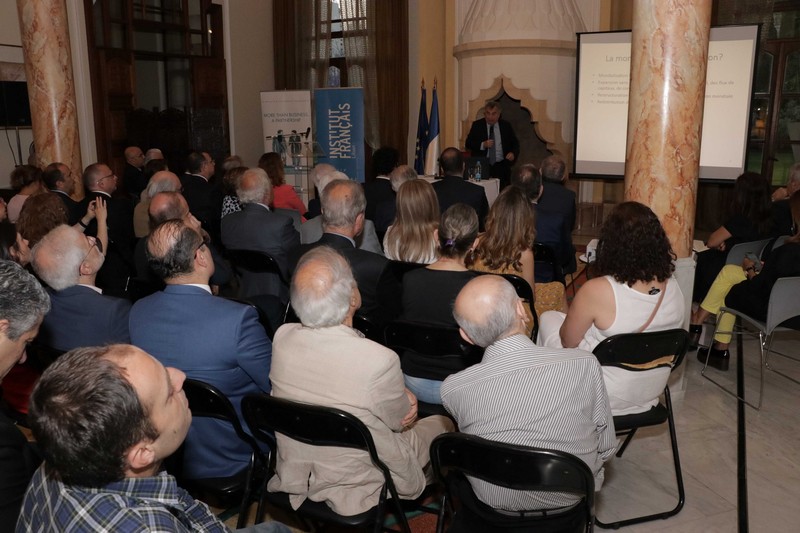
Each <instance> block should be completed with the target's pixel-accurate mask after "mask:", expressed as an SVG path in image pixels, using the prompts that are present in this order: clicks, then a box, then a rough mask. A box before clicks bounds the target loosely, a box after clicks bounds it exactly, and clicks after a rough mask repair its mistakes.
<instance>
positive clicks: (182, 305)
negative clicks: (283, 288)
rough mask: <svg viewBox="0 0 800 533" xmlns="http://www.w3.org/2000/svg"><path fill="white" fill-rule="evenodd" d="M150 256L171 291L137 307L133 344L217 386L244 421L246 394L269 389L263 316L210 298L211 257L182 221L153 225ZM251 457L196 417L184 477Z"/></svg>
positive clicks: (242, 463) (232, 437) (216, 472)
mask: <svg viewBox="0 0 800 533" xmlns="http://www.w3.org/2000/svg"><path fill="white" fill-rule="evenodd" d="M147 255H148V258H149V260H150V266H151V268H152V269H153V271H154V272H155V273H156V274H157V275H158V276H159V277H161V278H162V279H163V280H164V282H165V283H166V285H167V286H166V288H165V289H164V291H163V292H157V293H155V294H152V295H150V296H148V297H146V298H143V299H141V300H139V301H138V302H136V303H135V304H134V306H133V309H132V310H131V316H130V333H131V341H132V343H133V344H134V345H136V346H138V347H140V348H142V349H143V350H145V351H146V352H148V353H149V354H151V355H152V356H153V357H155V358H156V359H158V360H159V361H161V362H162V363H163V364H164V365H165V366H172V367H175V368H178V369H180V370H182V371H183V372H185V373H186V375H187V377H189V378H192V379H197V380H200V381H205V382H207V383H210V384H212V385H214V386H215V387H217V388H219V389H220V390H221V391H222V392H223V394H225V395H226V396H227V397H228V399H229V400H230V401H231V403H233V405H234V407H235V408H236V411H237V412H238V413H239V416H240V417H241V410H240V406H241V402H242V398H243V397H244V396H245V395H247V394H257V393H260V392H265V393H268V392H269V391H270V386H269V370H270V361H271V359H272V344H271V343H270V341H269V338H267V334H266V333H265V331H264V328H263V327H262V326H261V324H260V323H259V321H258V314H257V313H256V311H255V309H253V308H252V307H251V306H248V305H243V304H240V303H237V302H233V301H230V300H226V299H224V298H220V297H217V296H213V295H212V294H211V289H210V287H209V285H208V281H209V279H210V278H211V274H213V272H214V261H213V260H212V258H211V253H210V252H209V250H208V246H206V244H205V243H204V241H203V237H201V235H200V234H199V233H198V232H197V231H195V230H194V229H193V228H192V227H190V226H189V225H187V224H186V223H185V222H183V221H182V220H168V221H166V222H163V223H162V224H160V225H159V226H158V227H156V228H155V229H154V230H153V231H152V232H151V233H150V236H149V237H148V242H147ZM251 453H252V450H251V449H250V447H249V446H247V445H246V444H245V443H244V442H242V441H241V440H240V439H239V438H238V437H237V436H236V433H235V432H234V430H233V427H232V426H231V425H230V424H228V423H227V422H222V421H219V420H212V419H208V418H197V419H195V420H193V421H192V425H191V429H190V430H189V435H188V437H187V439H186V445H185V449H184V472H185V474H186V476H187V477H188V478H190V479H200V478H210V477H225V476H232V475H234V474H236V473H238V472H241V471H242V470H243V469H245V468H247V465H248V463H249V461H250V455H251Z"/></svg>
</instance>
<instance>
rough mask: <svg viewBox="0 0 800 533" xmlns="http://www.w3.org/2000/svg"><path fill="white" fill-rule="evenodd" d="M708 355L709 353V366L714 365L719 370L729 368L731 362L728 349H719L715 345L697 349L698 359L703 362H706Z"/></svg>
mask: <svg viewBox="0 0 800 533" xmlns="http://www.w3.org/2000/svg"><path fill="white" fill-rule="evenodd" d="M706 355H708V366H713V367H714V368H716V369H717V370H723V371H725V370H728V365H729V364H730V362H731V356H730V353H729V352H728V350H719V349H717V348H713V347H711V348H700V349H699V350H697V360H698V361H700V362H701V363H703V364H705V362H706Z"/></svg>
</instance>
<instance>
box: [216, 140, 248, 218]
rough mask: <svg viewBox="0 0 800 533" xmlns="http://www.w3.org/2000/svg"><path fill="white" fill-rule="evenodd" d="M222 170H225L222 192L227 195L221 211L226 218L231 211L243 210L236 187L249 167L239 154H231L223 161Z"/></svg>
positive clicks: (223, 200)
mask: <svg viewBox="0 0 800 533" xmlns="http://www.w3.org/2000/svg"><path fill="white" fill-rule="evenodd" d="M222 170H223V171H224V172H225V174H224V175H223V177H222V193H223V194H224V195H225V196H223V198H222V213H221V216H222V217H223V218H224V217H225V215H230V214H231V213H235V212H236V211H241V210H242V204H240V203H239V197H238V196H236V187H237V186H238V184H239V180H240V179H242V176H244V173H245V172H246V171H247V167H246V166H244V163H243V162H242V158H241V157H239V156H238V155H231V156H228V157H226V158H225V161H223V162H222Z"/></svg>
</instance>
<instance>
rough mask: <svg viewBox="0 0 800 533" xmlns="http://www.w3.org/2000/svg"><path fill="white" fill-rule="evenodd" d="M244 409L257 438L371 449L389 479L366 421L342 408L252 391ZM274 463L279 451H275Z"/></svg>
mask: <svg viewBox="0 0 800 533" xmlns="http://www.w3.org/2000/svg"><path fill="white" fill-rule="evenodd" d="M242 413H243V415H244V419H245V420H246V421H247V425H248V426H249V427H250V431H252V432H253V435H255V436H256V438H258V439H260V440H263V441H265V442H267V443H269V444H270V448H271V449H273V450H274V449H275V448H274V446H275V440H274V438H273V436H272V433H281V434H283V435H286V436H287V437H289V438H291V439H294V440H296V441H298V442H302V443H304V444H309V445H311V446H336V447H340V448H354V449H357V450H364V451H366V452H368V453H369V455H370V458H371V459H372V462H373V464H375V466H376V467H378V468H379V469H380V470H381V471H382V472H383V473H384V476H386V477H387V478H388V479H389V480H391V473H390V471H389V468H388V467H387V466H386V465H385V464H384V463H383V462H382V461H381V460H380V458H379V457H378V451H377V449H376V448H375V442H374V441H373V440H372V434H371V433H370V432H369V430H368V429H367V426H365V425H364V423H363V422H362V421H361V420H359V419H358V418H356V417H355V416H353V415H351V414H350V413H348V412H346V411H342V410H341V409H336V408H335V407H324V406H321V405H311V404H305V403H300V402H295V401H292V400H286V399H283V398H274V397H272V396H268V395H266V394H248V395H247V396H245V397H244V398H243V399H242ZM271 455H272V457H271V461H272V463H273V465H274V462H275V457H276V455H277V454H275V453H273V454H271Z"/></svg>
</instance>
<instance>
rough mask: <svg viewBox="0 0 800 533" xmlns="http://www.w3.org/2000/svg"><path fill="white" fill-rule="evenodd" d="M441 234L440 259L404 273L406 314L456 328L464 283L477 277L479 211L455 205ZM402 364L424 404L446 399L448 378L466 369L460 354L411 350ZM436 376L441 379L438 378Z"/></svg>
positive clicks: (403, 316)
mask: <svg viewBox="0 0 800 533" xmlns="http://www.w3.org/2000/svg"><path fill="white" fill-rule="evenodd" d="M403 187H406V185H403ZM401 190H402V189H401ZM436 233H437V236H438V241H439V258H438V259H437V260H436V261H435V262H434V263H432V264H430V265H428V266H427V267H425V268H418V269H416V270H412V271H410V272H407V273H406V274H405V276H403V312H402V314H401V315H400V318H401V319H403V320H408V321H412V322H421V323H424V324H432V325H440V326H456V322H455V320H454V319H453V302H454V301H455V299H456V296H457V295H458V293H459V291H460V290H461V289H462V288H463V287H464V285H466V284H467V282H468V281H469V280H471V279H472V278H474V277H475V276H476V275H477V274H476V273H475V272H471V271H470V270H467V267H466V266H464V258H465V256H466V255H467V252H469V250H470V249H471V248H472V245H473V244H474V243H475V239H476V238H477V236H478V215H477V214H475V210H474V209H472V208H471V207H470V206H468V205H466V204H455V205H452V206H450V207H449V208H448V209H447V211H445V212H444V214H443V215H442V221H441V224H439V229H438V231H437V232H436ZM401 365H402V368H403V375H404V378H405V382H406V387H408V388H409V390H411V392H413V393H414V394H415V395H416V396H417V398H419V399H420V400H422V401H423V402H427V403H436V404H441V403H442V397H441V395H440V394H439V388H440V387H441V385H442V380H443V379H444V378H446V377H447V376H449V375H450V374H452V373H453V372H458V371H459V370H463V368H464V365H463V363H462V362H461V360H460V358H457V357H453V358H447V357H441V356H437V357H430V356H426V355H425V354H420V353H416V352H411V351H406V352H405V353H403V354H402V359H401ZM437 374H438V375H437ZM434 375H436V377H437V378H438V379H432V378H431V376H434Z"/></svg>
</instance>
